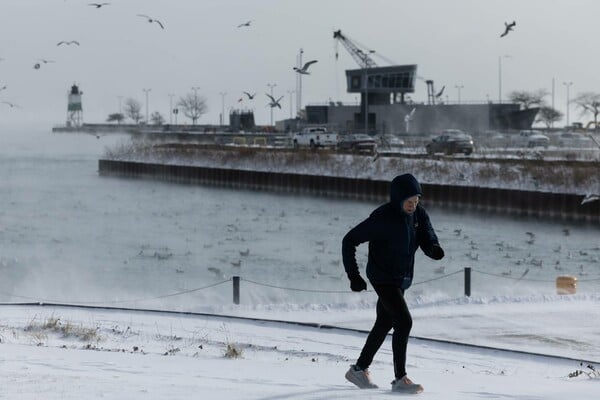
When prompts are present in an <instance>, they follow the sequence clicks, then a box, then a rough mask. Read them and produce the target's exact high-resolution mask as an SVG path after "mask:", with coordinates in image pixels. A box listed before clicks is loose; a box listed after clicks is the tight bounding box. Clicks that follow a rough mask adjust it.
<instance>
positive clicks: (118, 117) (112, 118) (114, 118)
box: [106, 113, 125, 124]
mask: <svg viewBox="0 0 600 400" xmlns="http://www.w3.org/2000/svg"><path fill="white" fill-rule="evenodd" d="M124 119H125V116H124V115H123V114H121V113H114V114H109V115H108V118H106V122H116V123H117V124H120V123H121V122H123V120H124Z"/></svg>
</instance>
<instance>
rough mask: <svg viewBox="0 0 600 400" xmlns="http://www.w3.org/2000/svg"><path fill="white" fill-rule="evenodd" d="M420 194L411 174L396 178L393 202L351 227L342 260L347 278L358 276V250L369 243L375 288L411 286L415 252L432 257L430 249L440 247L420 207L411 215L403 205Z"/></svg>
mask: <svg viewBox="0 0 600 400" xmlns="http://www.w3.org/2000/svg"><path fill="white" fill-rule="evenodd" d="M415 195H421V185H420V184H419V182H418V181H417V179H416V178H415V177H414V176H412V175H411V174H404V175H400V176H397V177H396V178H394V180H393V181H392V184H391V187H390V201H389V202H388V203H386V204H384V205H382V206H380V207H379V208H377V209H375V211H373V212H372V213H371V215H370V216H369V217H368V218H367V219H366V220H364V221H363V222H361V223H360V224H358V225H357V226H356V227H354V228H352V229H351V230H350V231H349V232H348V233H347V234H346V236H344V239H343V240H342V259H343V263H344V269H345V270H346V273H347V274H348V276H353V275H356V274H358V273H359V270H358V265H357V263H356V247H357V246H358V245H359V244H361V243H364V242H369V259H368V261H367V278H369V281H371V283H372V284H374V285H377V284H379V285H382V284H383V285H394V286H396V287H400V288H402V289H408V287H410V285H411V283H412V279H413V272H414V262H415V252H416V251H417V248H419V247H421V249H422V250H423V252H424V253H425V254H426V255H427V256H429V257H431V248H432V247H433V245H434V244H439V242H438V238H437V236H436V234H435V232H434V230H433V227H432V226H431V222H430V221H429V215H427V212H426V211H425V209H424V208H423V207H421V205H418V206H417V209H416V210H415V212H414V213H412V214H408V213H406V212H405V211H404V209H403V208H402V204H403V203H404V201H405V200H406V199H408V198H409V197H412V196H415Z"/></svg>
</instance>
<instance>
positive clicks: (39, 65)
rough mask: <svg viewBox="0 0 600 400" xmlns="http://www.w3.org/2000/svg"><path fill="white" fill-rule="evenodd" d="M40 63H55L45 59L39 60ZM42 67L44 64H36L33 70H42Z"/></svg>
mask: <svg viewBox="0 0 600 400" xmlns="http://www.w3.org/2000/svg"><path fill="white" fill-rule="evenodd" d="M38 61H40V62H42V63H44V64H48V63H53V62H54V61H52V60H45V59H43V58H38ZM41 66H42V64H40V63H39V62H36V63H35V64H33V68H34V69H40V67H41Z"/></svg>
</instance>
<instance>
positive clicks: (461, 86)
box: [454, 85, 464, 104]
mask: <svg viewBox="0 0 600 400" xmlns="http://www.w3.org/2000/svg"><path fill="white" fill-rule="evenodd" d="M454 87H455V88H456V89H457V90H458V104H460V89H462V88H464V85H454Z"/></svg>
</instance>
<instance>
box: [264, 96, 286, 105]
mask: <svg viewBox="0 0 600 400" xmlns="http://www.w3.org/2000/svg"><path fill="white" fill-rule="evenodd" d="M265 94H266V95H267V97H268V98H269V99H271V102H270V103H269V104H268V105H269V106H271V108H275V107H279V108H281V104H279V102H280V101H281V99H283V96H281V97H280V98H278V99H277V100H275V98H274V97H273V96H271V95H270V94H267V93H265Z"/></svg>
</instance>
